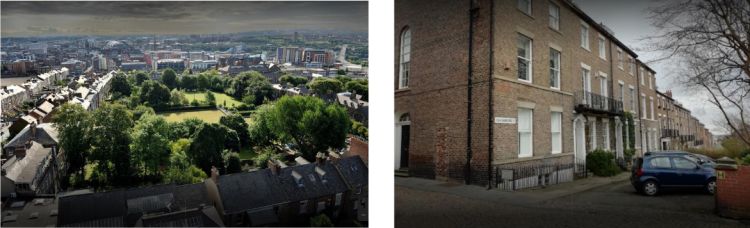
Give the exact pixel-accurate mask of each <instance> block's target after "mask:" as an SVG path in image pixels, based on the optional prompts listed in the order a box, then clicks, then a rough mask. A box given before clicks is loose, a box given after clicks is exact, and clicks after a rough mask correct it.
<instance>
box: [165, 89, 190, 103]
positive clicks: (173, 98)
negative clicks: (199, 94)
mask: <svg viewBox="0 0 750 228" xmlns="http://www.w3.org/2000/svg"><path fill="white" fill-rule="evenodd" d="M169 94H170V95H169V102H170V103H172V105H174V106H181V105H187V104H188V100H187V97H185V93H183V92H182V91H179V90H177V89H172V92H170V93H169Z"/></svg>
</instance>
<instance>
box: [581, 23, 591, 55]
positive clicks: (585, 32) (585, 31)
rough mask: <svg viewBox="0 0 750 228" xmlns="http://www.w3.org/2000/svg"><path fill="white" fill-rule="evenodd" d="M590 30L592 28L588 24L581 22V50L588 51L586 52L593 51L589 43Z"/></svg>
mask: <svg viewBox="0 0 750 228" xmlns="http://www.w3.org/2000/svg"><path fill="white" fill-rule="evenodd" d="M589 30H590V27H589V25H588V24H586V22H583V21H582V22H581V32H580V38H579V39H581V48H583V49H586V51H591V49H590V46H591V44H590V43H591V42H590V41H589V36H590V35H589Z"/></svg>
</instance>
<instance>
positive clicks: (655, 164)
mask: <svg viewBox="0 0 750 228" xmlns="http://www.w3.org/2000/svg"><path fill="white" fill-rule="evenodd" d="M636 138H638V137H636ZM651 167H652V168H671V167H672V165H670V164H669V158H667V157H659V158H653V159H651Z"/></svg>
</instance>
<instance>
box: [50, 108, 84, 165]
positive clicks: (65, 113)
mask: <svg viewBox="0 0 750 228" xmlns="http://www.w3.org/2000/svg"><path fill="white" fill-rule="evenodd" d="M54 122H55V126H56V127H57V132H58V134H59V137H60V147H62V148H63V149H64V150H65V159H66V161H67V164H68V173H80V172H81V171H83V167H84V165H86V157H87V154H88V150H89V148H91V141H90V140H91V138H90V136H92V135H91V134H90V132H91V130H92V127H93V121H92V118H91V115H90V113H89V112H88V111H86V110H85V109H83V107H81V106H80V105H78V104H71V103H66V104H63V105H62V106H60V108H59V110H58V111H57V114H55V116H54Z"/></svg>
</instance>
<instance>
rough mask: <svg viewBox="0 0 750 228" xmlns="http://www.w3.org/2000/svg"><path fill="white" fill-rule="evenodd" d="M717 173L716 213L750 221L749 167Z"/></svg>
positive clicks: (739, 167)
mask: <svg viewBox="0 0 750 228" xmlns="http://www.w3.org/2000/svg"><path fill="white" fill-rule="evenodd" d="M717 172H718V173H717V177H718V178H717V179H718V180H717V182H716V184H717V186H716V211H717V212H718V213H719V215H721V216H726V217H731V218H737V219H750V166H742V165H740V166H738V169H737V170H733V169H721V170H717ZM721 173H723V175H722V174H721Z"/></svg>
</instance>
